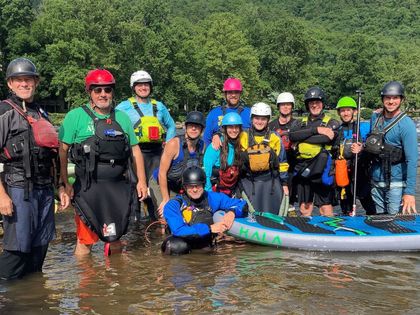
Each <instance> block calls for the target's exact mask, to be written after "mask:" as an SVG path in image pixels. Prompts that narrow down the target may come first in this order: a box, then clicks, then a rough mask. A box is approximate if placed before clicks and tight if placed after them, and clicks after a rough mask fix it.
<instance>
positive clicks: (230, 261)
mask: <svg viewBox="0 0 420 315" xmlns="http://www.w3.org/2000/svg"><path fill="white" fill-rule="evenodd" d="M417 182H418V183H420V176H418V178H417ZM418 186H419V184H418ZM418 190H419V189H418ZM416 200H417V206H418V208H420V198H419V196H416ZM145 226H146V223H142V222H135V223H133V224H131V225H130V232H129V233H128V234H127V235H126V236H125V237H124V243H125V246H124V250H123V252H122V253H121V254H115V255H111V256H110V257H104V255H103V244H102V243H99V244H96V245H95V246H94V249H93V252H92V255H90V256H89V257H86V258H83V259H77V258H76V257H74V256H73V249H74V243H75V234H74V231H75V227H74V224H73V214H72V213H71V212H64V213H60V214H58V215H57V239H56V240H55V241H54V242H53V243H52V244H51V245H50V249H49V252H48V255H47V258H46V262H45V265H44V272H43V273H39V274H34V275H30V276H28V277H26V278H24V280H18V281H11V282H0V314H156V313H169V314H190V313H192V314H194V313H200V314H207V313H223V314H238V313H239V314H256V313H258V314H265V313H266V314H419V313H420V253H419V252H417V253H414V252H397V253H391V252H384V253H334V252H310V251H298V250H289V249H275V248H271V247H263V246H257V245H252V244H247V243H243V242H234V241H232V240H226V241H224V242H219V244H218V246H217V250H216V251H214V252H201V251H198V252H194V253H193V254H191V255H186V256H183V257H166V256H163V255H161V253H160V244H161V242H162V240H163V237H162V236H160V235H159V234H158V233H156V231H154V230H153V229H151V231H152V232H151V233H149V234H148V235H149V239H150V243H149V242H148V241H147V240H146V239H145V234H144V231H145Z"/></svg>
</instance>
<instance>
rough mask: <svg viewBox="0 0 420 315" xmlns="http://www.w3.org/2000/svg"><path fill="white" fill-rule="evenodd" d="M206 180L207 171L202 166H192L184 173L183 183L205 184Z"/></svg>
mask: <svg viewBox="0 0 420 315" xmlns="http://www.w3.org/2000/svg"><path fill="white" fill-rule="evenodd" d="M205 182H206V173H204V170H203V169H202V168H201V167H198V166H196V165H193V166H190V167H188V168H186V169H185V170H184V172H183V173H182V185H183V186H185V185H199V184H201V185H204V184H205Z"/></svg>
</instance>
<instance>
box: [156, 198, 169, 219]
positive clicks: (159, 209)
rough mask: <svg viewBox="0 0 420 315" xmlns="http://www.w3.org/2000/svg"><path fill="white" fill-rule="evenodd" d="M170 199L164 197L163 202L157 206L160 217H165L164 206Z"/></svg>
mask: <svg viewBox="0 0 420 315" xmlns="http://www.w3.org/2000/svg"><path fill="white" fill-rule="evenodd" d="M168 201H169V200H167V199H163V200H162V202H161V203H160V205H159V207H158V208H157V214H158V216H159V218H163V208H164V207H165V205H166V203H167V202H168Z"/></svg>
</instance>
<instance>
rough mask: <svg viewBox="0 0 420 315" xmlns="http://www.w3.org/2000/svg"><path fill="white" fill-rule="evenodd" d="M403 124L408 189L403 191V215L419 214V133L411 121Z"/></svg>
mask: <svg viewBox="0 0 420 315" xmlns="http://www.w3.org/2000/svg"><path fill="white" fill-rule="evenodd" d="M402 122H405V124H401V125H402V126H403V128H401V139H402V145H403V149H404V155H405V161H406V163H407V179H406V187H405V188H404V189H403V197H402V205H403V213H406V214H409V213H417V210H416V199H415V195H416V177H417V161H418V151H417V131H416V126H415V124H414V122H413V121H412V120H411V119H404V121H402Z"/></svg>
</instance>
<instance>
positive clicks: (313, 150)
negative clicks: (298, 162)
mask: <svg viewBox="0 0 420 315" xmlns="http://www.w3.org/2000/svg"><path fill="white" fill-rule="evenodd" d="M308 120H309V116H304V117H302V128H304V127H306V126H307V125H308ZM330 120H331V117H330V116H328V115H325V116H324V117H323V118H322V122H321V124H320V127H326V126H327V125H328V122H329V121H330ZM323 148H325V149H326V150H327V151H330V150H331V145H324V144H312V143H306V142H299V143H298V144H297V158H298V159H312V158H314V157H315V156H317V155H318V154H319V153H320V152H321V150H322V149H323Z"/></svg>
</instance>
